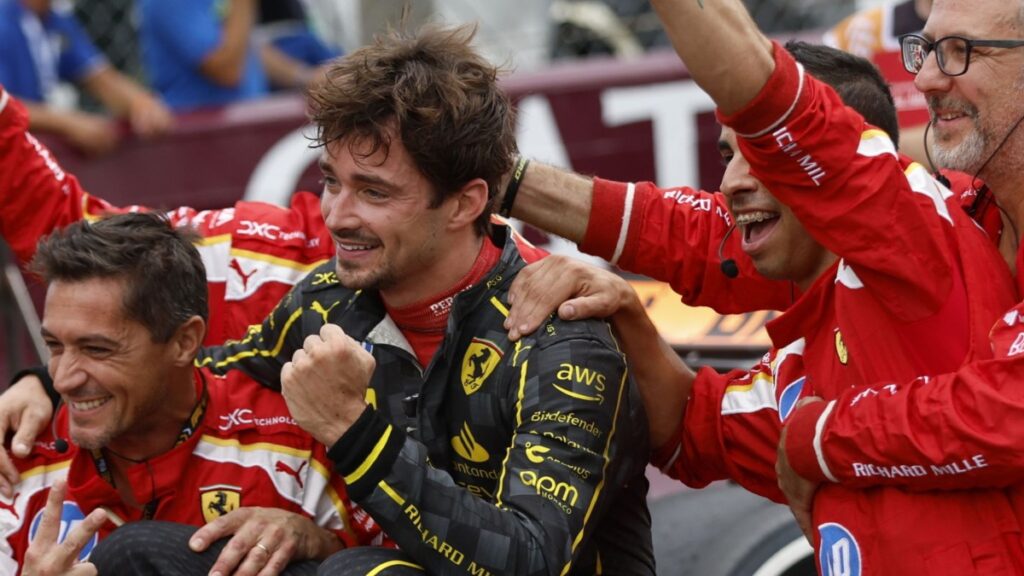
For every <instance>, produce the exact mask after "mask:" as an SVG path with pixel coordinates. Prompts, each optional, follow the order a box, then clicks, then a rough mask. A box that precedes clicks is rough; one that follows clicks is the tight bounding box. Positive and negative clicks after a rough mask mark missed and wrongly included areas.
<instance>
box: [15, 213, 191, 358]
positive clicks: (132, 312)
mask: <svg viewBox="0 0 1024 576" xmlns="http://www.w3.org/2000/svg"><path fill="white" fill-rule="evenodd" d="M194 239H195V234H194V233H192V232H191V231H183V230H175V229H174V228H172V227H171V226H170V223H169V222H168V221H167V218H166V217H164V216H162V215H160V214H156V213H134V214H118V215H115V216H109V217H106V218H103V219H101V220H98V221H96V222H93V223H89V222H86V221H84V220H82V221H78V222H75V223H74V224H71V225H69V226H68V227H66V228H64V229H63V230H58V231H56V232H54V233H53V234H51V235H50V236H48V237H46V238H44V239H42V240H40V242H39V247H38V249H37V251H36V256H35V258H34V259H33V260H32V264H31V269H32V271H33V272H36V273H37V274H39V275H40V276H42V278H43V280H45V281H46V282H48V283H49V282H53V281H55V280H60V281H68V282H78V281H82V280H90V279H93V278H120V279H123V280H124V282H125V294H124V311H125V313H126V315H127V316H128V317H129V318H131V319H133V320H136V321H138V322H139V323H141V324H142V325H143V326H145V327H146V328H147V329H148V330H149V333H150V334H151V335H152V337H153V340H154V341H155V342H167V341H168V340H169V339H170V338H171V336H173V335H174V331H175V330H177V329H178V327H179V326H181V325H182V324H183V323H184V322H185V321H187V320H188V319H189V318H191V317H192V316H200V317H202V318H203V320H206V319H207V317H208V316H209V313H208V309H207V296H206V271H205V269H204V268H203V261H202V259H201V258H200V257H199V251H198V250H196V247H195V246H193V245H192V241H193V240H194Z"/></svg>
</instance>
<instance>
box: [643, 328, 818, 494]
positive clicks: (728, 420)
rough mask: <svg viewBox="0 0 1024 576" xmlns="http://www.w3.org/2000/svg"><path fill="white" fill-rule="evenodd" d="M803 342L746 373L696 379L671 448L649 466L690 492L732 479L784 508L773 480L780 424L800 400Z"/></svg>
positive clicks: (705, 370)
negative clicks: (780, 503) (668, 476)
mask: <svg viewBox="0 0 1024 576" xmlns="http://www.w3.org/2000/svg"><path fill="white" fill-rule="evenodd" d="M802 351H803V350H802V341H799V342H798V343H796V344H794V345H793V346H790V347H787V348H783V349H781V350H779V351H774V350H773V351H772V352H771V353H769V354H768V355H766V356H765V358H764V359H763V360H762V362H761V363H759V364H758V365H757V366H755V367H754V368H752V369H751V370H749V371H740V370H737V371H733V372H730V373H729V374H726V375H720V374H717V373H715V372H714V371H713V370H711V369H710V368H703V369H701V371H700V372H698V374H697V381H696V382H695V383H694V387H693V392H692V394H691V397H690V399H689V400H688V402H687V405H686V414H685V416H684V419H683V423H682V425H681V427H680V430H679V435H678V441H677V442H676V443H674V445H670V446H667V447H663V448H661V449H659V450H658V451H657V453H656V454H655V457H654V459H653V462H652V463H654V464H655V465H656V466H659V467H661V468H662V469H663V471H665V473H667V474H668V475H670V476H672V477H673V478H676V479H678V480H680V481H682V482H683V483H684V484H686V485H688V486H692V487H694V488H702V487H704V486H706V485H708V484H709V483H711V482H713V481H716V480H724V479H731V480H733V481H735V482H737V483H738V484H740V485H741V486H743V487H744V488H746V489H747V490H749V491H751V492H753V493H755V494H759V495H761V496H764V497H765V498H768V499H770V500H774V501H776V502H784V501H785V498H784V496H783V495H782V493H781V492H780V491H779V487H778V482H777V480H776V476H775V460H776V451H777V448H778V444H779V435H780V431H781V427H782V426H781V422H782V420H784V419H785V418H786V417H787V416H788V415H789V413H790V411H791V410H792V407H793V406H794V405H795V404H796V401H797V400H798V399H799V398H800V397H801V395H802V394H803V384H804V381H805V380H804V378H803V374H804V369H803V357H802Z"/></svg>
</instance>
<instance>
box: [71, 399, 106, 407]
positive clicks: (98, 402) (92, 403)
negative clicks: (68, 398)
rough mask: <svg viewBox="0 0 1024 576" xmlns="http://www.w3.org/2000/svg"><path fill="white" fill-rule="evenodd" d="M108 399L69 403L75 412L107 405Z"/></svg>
mask: <svg viewBox="0 0 1024 576" xmlns="http://www.w3.org/2000/svg"><path fill="white" fill-rule="evenodd" d="M108 400H110V398H102V399H100V400H90V401H88V402H71V407H72V408H74V409H75V410H92V409H93V408H99V407H100V406H103V405H104V404H106V403H107V401H108Z"/></svg>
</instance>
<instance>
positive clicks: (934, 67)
mask: <svg viewBox="0 0 1024 576" xmlns="http://www.w3.org/2000/svg"><path fill="white" fill-rule="evenodd" d="M952 82H953V78H952V77H950V76H947V75H946V74H945V73H943V72H942V70H940V69H939V56H938V53H937V52H936V51H935V50H932V51H931V53H929V54H928V56H927V57H925V59H924V64H922V65H921V70H920V71H918V73H917V76H915V77H914V86H916V87H917V89H918V90H919V91H920V92H921V93H922V94H930V93H936V92H948V91H949V89H950V86H951V85H952Z"/></svg>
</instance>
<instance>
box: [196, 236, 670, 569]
mask: <svg viewBox="0 0 1024 576" xmlns="http://www.w3.org/2000/svg"><path fill="white" fill-rule="evenodd" d="M492 241H494V242H495V243H496V244H497V245H499V246H502V245H503V246H504V249H503V253H502V257H501V260H500V262H499V264H498V265H497V266H496V267H495V268H494V269H493V270H491V271H490V272H489V273H488V275H487V276H486V279H485V280H483V281H481V282H480V283H478V284H477V285H476V286H474V287H472V288H470V289H468V290H466V291H464V292H462V293H460V294H459V295H458V296H457V297H456V298H455V301H454V303H453V305H452V310H451V313H450V317H449V321H448V326H447V332H446V334H445V338H444V342H443V343H442V344H441V347H440V348H439V350H438V351H437V353H436V354H435V356H434V358H433V360H432V361H431V363H430V365H429V366H427V367H426V368H425V369H424V368H423V367H421V366H420V365H419V363H418V362H417V360H416V356H415V355H414V354H413V352H412V348H411V347H410V345H409V344H408V342H407V341H406V339H405V338H404V337H403V336H402V334H401V332H400V331H399V330H398V328H397V327H396V326H395V324H394V322H393V321H392V320H391V319H390V318H389V317H388V316H387V314H386V312H385V308H384V306H383V304H382V302H381V300H380V298H379V296H378V295H377V294H376V293H374V292H373V291H365V290H364V291H354V290H349V289H346V288H344V287H342V286H341V285H340V284H339V283H338V278H337V276H336V274H335V272H334V270H335V268H334V261H333V260H332V261H330V262H328V263H326V264H324V265H322V266H320V267H319V268H317V269H315V270H314V271H313V272H311V273H310V274H309V276H307V277H306V278H305V279H304V280H303V281H302V282H301V283H299V284H298V285H296V286H295V288H294V289H293V290H292V291H291V292H290V293H289V294H288V295H287V296H286V297H285V298H284V299H283V300H282V301H281V303H280V304H279V305H278V307H277V308H276V309H275V310H274V311H273V312H272V313H271V314H270V316H268V317H267V318H266V320H264V322H263V324H262V326H254V327H253V328H252V329H251V330H250V333H249V335H248V336H247V337H246V338H245V339H243V340H241V341H237V342H229V343H228V344H226V345H225V346H223V347H218V348H212V349H208V350H207V351H206V352H205V355H204V357H202V358H201V359H200V363H201V364H202V365H206V366H209V367H210V368H211V369H213V370H214V371H218V372H223V371H226V370H228V369H232V368H240V369H242V370H244V371H246V372H247V373H249V374H250V375H252V376H253V377H255V378H256V379H257V380H259V381H261V382H263V383H265V384H266V385H268V386H271V387H279V385H280V380H279V375H280V371H281V367H282V366H283V365H284V363H285V362H287V361H289V360H290V359H291V357H292V354H293V352H294V351H295V350H297V349H298V348H300V347H301V346H302V342H303V339H304V338H305V336H306V335H308V334H316V333H318V332H319V330H320V327H321V326H322V325H323V324H324V323H325V322H332V323H335V324H337V325H339V326H341V327H342V329H343V330H344V331H345V333H346V334H348V335H349V336H351V337H352V338H354V339H356V340H358V341H361V342H363V343H364V345H365V346H366V347H367V348H369V349H371V351H372V354H373V356H374V357H375V359H376V362H377V368H376V371H375V372H374V375H373V378H372V380H371V382H370V385H369V390H368V392H367V400H368V402H369V404H370V407H368V408H367V410H366V412H364V414H363V415H362V417H361V418H360V419H359V420H358V421H357V422H356V423H355V424H354V425H353V427H352V428H350V429H349V431H348V432H346V433H345V434H344V435H343V436H342V437H341V439H339V440H338V442H337V443H336V444H335V445H334V446H332V447H331V449H330V452H329V455H330V456H331V458H332V459H333V461H334V462H335V465H336V467H337V470H338V471H339V472H340V473H341V474H342V475H343V476H344V478H345V480H346V481H347V482H348V485H349V494H350V496H351V498H352V500H353V501H355V502H356V503H358V504H359V505H361V506H362V507H363V508H365V509H366V511H368V512H369V513H370V514H371V515H372V516H373V517H374V519H375V520H377V522H378V523H380V524H381V525H382V526H383V527H384V529H385V530H386V531H387V533H388V535H389V536H390V537H391V538H392V539H394V541H395V542H397V543H398V545H399V547H400V548H401V549H402V550H403V551H404V552H405V553H406V554H408V555H409V556H410V557H411V558H412V559H413V560H414V561H415V562H417V563H419V564H420V565H422V566H423V567H424V568H426V570H427V571H428V572H429V573H431V574H491V575H499V574H502V575H511V574H518V575H542V574H543V575H557V574H617V575H621V574H624V575H631V574H654V560H653V552H652V547H651V536H650V514H649V512H648V509H647V505H646V493H647V481H646V478H645V477H644V467H645V463H646V462H647V458H648V451H649V448H648V441H647V424H646V419H645V416H644V413H643V404H642V402H641V401H640V397H639V395H638V393H637V391H636V388H635V386H634V385H633V384H632V382H631V379H630V377H629V376H628V372H627V369H626V362H625V359H624V357H623V355H622V353H621V352H620V351H619V349H618V346H617V344H616V342H615V339H614V338H613V336H612V334H611V331H610V329H609V326H608V325H607V323H605V322H602V321H596V320H588V321H574V322H564V321H561V320H559V319H557V318H553V319H551V320H550V321H549V322H548V323H546V324H545V325H543V326H541V328H540V329H539V330H538V331H537V332H536V333H535V334H534V335H532V336H529V337H526V338H523V339H522V340H521V341H520V342H517V343H511V342H509V340H508V337H507V333H506V331H505V329H504V328H503V326H502V323H503V321H504V319H505V317H506V315H507V313H508V312H507V306H508V304H507V291H508V287H509V285H510V283H511V281H512V279H513V278H514V277H515V275H516V273H517V272H518V271H519V270H520V269H521V268H522V267H523V266H524V262H523V259H522V258H521V257H520V255H519V251H518V249H517V246H516V242H515V241H513V240H511V239H510V234H509V232H508V229H507V228H505V227H498V226H496V227H495V232H494V233H493V234H492Z"/></svg>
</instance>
